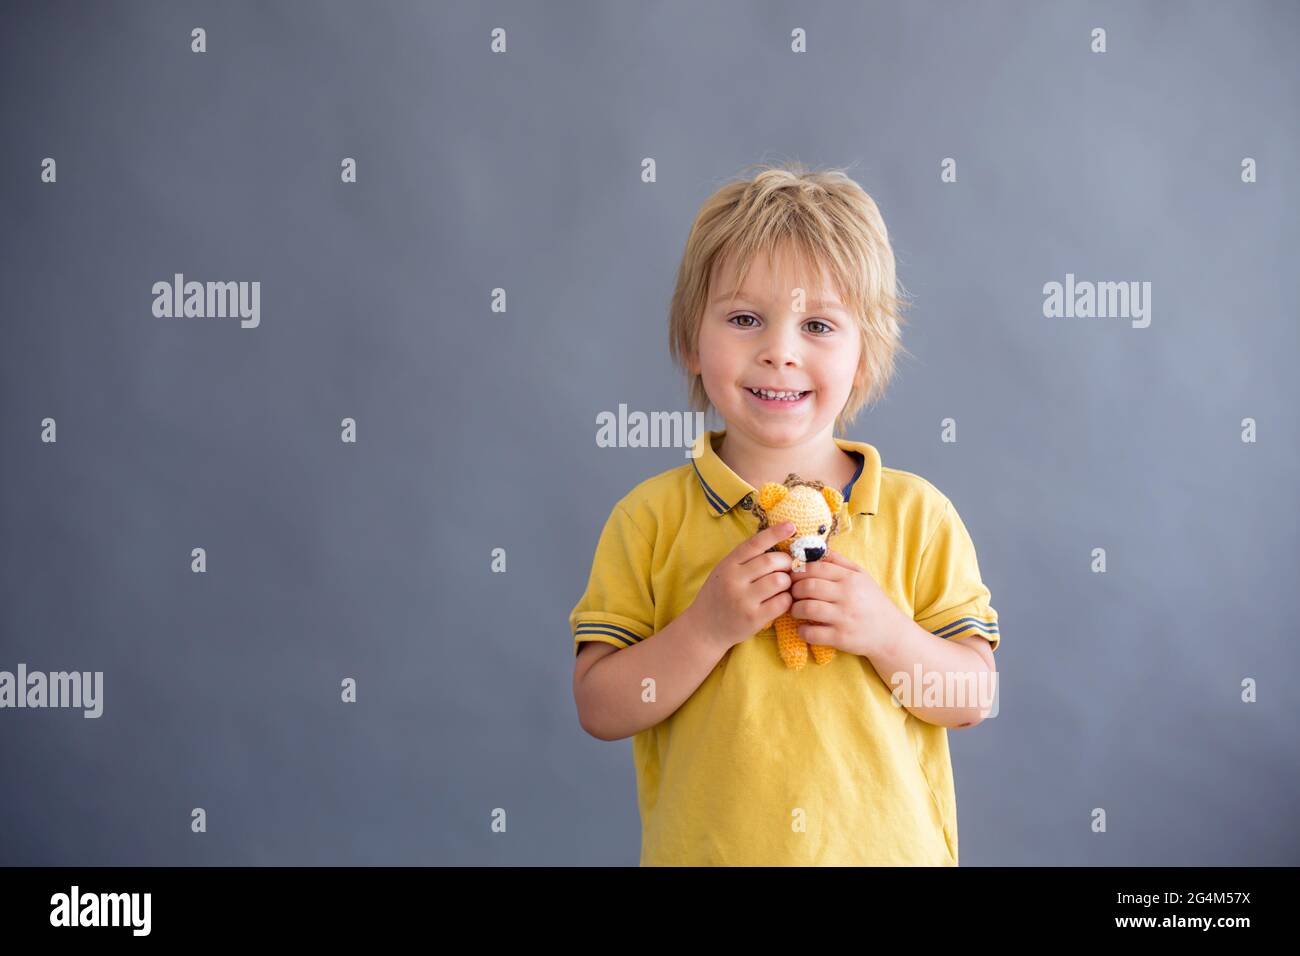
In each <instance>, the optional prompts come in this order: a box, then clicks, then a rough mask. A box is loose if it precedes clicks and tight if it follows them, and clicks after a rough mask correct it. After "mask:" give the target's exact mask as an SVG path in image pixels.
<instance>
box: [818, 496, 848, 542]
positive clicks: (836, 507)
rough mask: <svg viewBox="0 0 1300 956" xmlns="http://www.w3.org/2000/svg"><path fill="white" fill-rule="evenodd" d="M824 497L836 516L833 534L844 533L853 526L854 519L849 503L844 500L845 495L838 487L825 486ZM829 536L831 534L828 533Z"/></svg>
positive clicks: (832, 529)
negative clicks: (850, 513)
mask: <svg viewBox="0 0 1300 956" xmlns="http://www.w3.org/2000/svg"><path fill="white" fill-rule="evenodd" d="M822 497H823V498H825V499H826V504H827V505H829V506H830V509H831V514H833V515H834V516H835V526H834V527H833V528H831V534H843V533H844V532H846V531H848V530H849V528H851V527H853V519H852V518H850V517H849V508H848V505H847V504H846V503H845V501H844V496H843V495H842V494H840V493H839V491H838V490H837V489H835V488H830V487H826V488H823V489H822ZM827 537H828V538H829V537H830V535H827Z"/></svg>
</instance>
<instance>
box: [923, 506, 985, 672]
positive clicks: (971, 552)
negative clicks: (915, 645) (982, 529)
mask: <svg viewBox="0 0 1300 956" xmlns="http://www.w3.org/2000/svg"><path fill="white" fill-rule="evenodd" d="M989 601H990V594H989V589H988V588H987V587H985V586H984V582H983V581H982V580H980V569H979V562H978V560H977V559H976V557H975V544H974V542H972V541H971V537H970V533H969V532H968V531H967V530H966V525H965V524H964V523H963V522H962V520H961V516H960V515H959V514H957V509H956V508H954V507H953V506H952V502H950V501H949V502H946V504H945V506H944V510H943V517H942V518H941V519H940V521H939V524H938V526H937V527H936V528H935V529H934V532H933V533H932V534H931V536H930V541H929V543H928V544H927V545H926V547H925V551H924V552H923V553H922V554H921V564H920V568H919V570H918V571H917V577H916V588H915V594H914V601H913V605H914V607H915V609H916V613H915V615H914V620H915V621H916V623H917V624H919V625H920V626H921V627H923V628H925V629H926V630H927V631H929V632H930V633H931V634H935V635H937V636H939V637H942V638H945V639H948V640H952V639H953V638H963V637H970V636H971V635H973V634H978V635H980V636H981V637H985V638H988V641H989V644H990V645H991V646H992V648H993V649H994V650H996V649H997V646H998V640H999V637H998V612H997V611H995V610H994V609H993V606H992V605H991V604H990V603H989Z"/></svg>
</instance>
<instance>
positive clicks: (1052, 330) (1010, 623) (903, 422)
mask: <svg viewBox="0 0 1300 956" xmlns="http://www.w3.org/2000/svg"><path fill="white" fill-rule="evenodd" d="M3 17H4V23H3V28H2V29H0V70H2V72H3V76H2V79H3V82H0V97H2V98H3V122H4V131H5V136H4V143H5V148H4V150H3V151H2V152H0V190H2V193H0V210H3V216H4V220H3V221H4V233H3V234H4V291H5V298H4V347H3V349H2V350H0V368H2V369H3V415H0V448H2V449H3V472H2V474H3V486H2V487H3V495H2V500H0V521H2V522H3V523H2V524H0V545H2V550H0V555H2V556H3V562H4V565H3V576H2V578H0V625H2V632H0V637H2V640H0V669H3V670H9V671H14V670H15V668H16V666H17V664H18V663H19V662H23V663H25V664H26V665H27V667H28V668H29V669H31V670H43V671H53V670H71V669H75V670H81V671H96V670H99V671H103V673H104V701H103V706H104V713H103V716H102V717H100V718H99V719H97V720H91V719H84V718H83V717H82V716H81V714H80V712H78V711H72V710H54V709H46V710H28V709H24V710H2V711H0V762H2V765H3V770H2V771H0V819H2V820H3V822H4V825H3V827H0V861H2V862H4V863H38V864H146V863H157V864H178V863H179V864H202V863H215V864H291V863H292V864H322V863H359V864H381V863H394V864H416V863H432V864H444V863H455V864H471V865H480V864H481V865H496V864H578V863H605V864H635V863H636V862H637V858H638V849H639V841H640V831H639V822H638V816H637V806H636V794H635V785H634V771H633V767H632V762H631V742H630V741H629V740H624V741H619V742H615V743H609V742H601V741H598V740H595V739H593V738H591V737H588V736H586V735H585V734H584V733H583V731H582V730H581V729H580V728H579V726H578V721H577V716H576V711H575V707H574V702H573V698H572V688H571V681H572V668H573V654H572V637H571V635H570V633H569V630H568V623H567V615H568V613H569V611H570V609H571V608H572V606H573V604H574V603H575V601H576V600H577V598H578V596H579V594H580V593H581V591H582V588H583V586H584V585H585V583H586V577H587V573H588V570H589V567H590V561H591V555H592V549H593V548H594V546H595V542H596V536H597V533H598V532H599V529H600V526H601V524H602V522H603V521H604V519H605V517H606V516H607V515H608V513H609V509H610V507H611V505H612V504H613V502H614V501H615V500H617V498H618V497H620V496H621V495H622V494H624V493H625V492H626V491H627V490H628V489H630V488H631V487H632V486H633V485H634V484H635V483H637V482H638V481H640V480H641V479H642V478H645V477H648V476H649V475H651V474H654V473H656V472H659V471H662V470H664V469H667V468H672V467H675V466H677V465H679V464H681V463H682V462H683V461H684V458H683V456H682V452H681V451H680V450H677V449H608V448H599V447H597V444H596V440H595V435H596V421H595V419H596V415H597V414H598V413H600V412H601V411H616V410H617V409H618V405H619V403H620V402H622V403H626V404H627V405H628V407H629V408H630V409H636V410H645V411H650V410H685V409H686V392H685V388H684V385H683V383H682V380H681V379H680V378H679V376H678V375H677V373H676V372H675V371H674V370H673V368H672V366H671V365H670V361H669V358H668V354H667V323H666V310H667V302H668V297H669V294H670V293H671V290H672V282H673V277H674V272H675V269H676V267H677V263H678V261H679V258H680V256H681V252H682V247H683V243H684V241H685V238H686V233H687V230H688V228H689V226H690V223H691V221H692V219H693V217H694V214H695V212H696V210H697V208H698V206H699V204H700V203H701V202H702V201H703V199H704V198H705V197H706V196H707V195H708V194H709V193H710V192H711V191H712V190H713V189H715V188H716V187H717V186H718V185H721V183H723V182H725V181H726V180H727V179H728V178H730V177H731V176H733V175H734V174H735V173H737V172H739V171H740V169H741V168H742V167H743V166H744V165H745V164H747V163H751V162H755V161H759V160H782V159H800V160H802V161H803V162H805V163H806V164H809V165H815V166H824V165H839V166H847V167H849V172H850V174H851V175H852V176H854V178H855V179H857V180H858V181H859V182H861V183H862V184H863V186H864V187H865V188H866V189H867V190H868V191H869V192H870V193H871V194H872V195H873V196H874V197H875V198H876V200H877V201H878V202H879V204H880V206H881V208H882V211H883V213H884V215H885V218H886V222H887V223H888V226H889V228H890V231H891V236H892V239H893V241H894V244H895V249H896V252H897V255H898V258H899V268H900V275H901V277H902V279H903V282H904V284H905V285H906V287H907V289H908V290H909V291H910V292H911V293H912V295H913V296H914V299H915V306H914V308H913V309H912V311H911V312H910V313H909V318H910V324H909V326H908V328H907V332H906V338H905V342H906V344H907V346H908V347H909V348H910V349H911V350H912V352H913V353H914V354H915V356H916V358H915V359H914V360H906V361H905V362H904V364H903V366H902V367H901V370H900V373H899V376H898V378H897V380H896V382H895V384H894V385H893V387H892V389H891V390H890V392H889V394H888V397H887V399H886V400H885V401H884V402H883V403H882V404H880V405H878V406H877V407H876V408H874V409H873V410H871V411H870V412H868V413H865V414H864V415H863V416H862V417H861V418H859V420H858V423H857V425H856V426H855V428H854V429H853V430H852V432H851V434H850V436H849V437H851V438H854V439H858V440H864V441H869V442H872V443H873V444H875V445H876V446H877V447H878V448H879V449H880V450H881V453H882V455H883V457H884V463H885V464H886V465H888V466H892V467H895V468H901V469H905V470H908V471H914V472H917V473H919V474H921V475H924V476H925V477H926V478H928V479H930V480H931V481H932V482H934V484H935V485H936V486H937V487H938V488H939V489H940V490H942V491H944V492H945V493H946V494H947V495H949V496H950V497H951V498H952V500H953V502H954V504H955V505H956V506H957V508H958V509H959V511H960V512H961V514H962V516H963V518H964V520H965V522H966V523H967V526H968V527H969V529H970V531H971V534H972V536H973V538H974V540H975V543H976V546H977V548H978V553H979V558H980V566H981V570H982V571H983V574H984V577H985V580H986V582H987V583H988V585H989V587H990V589H991V591H992V594H993V603H994V606H995V607H996V608H997V609H998V611H999V613H1000V616H1001V627H1002V631H1003V634H1004V642H1003V644H1002V646H1001V648H1000V649H999V650H998V656H997V661H998V665H999V671H1000V673H1001V677H1002V687H1001V712H1000V714H999V715H998V716H997V717H996V718H995V719H992V720H987V721H985V722H984V724H983V725H981V726H979V727H978V728H975V729H973V730H969V731H954V732H952V733H951V734H950V740H951V743H952V748H953V756H954V766H955V773H956V779H957V794H958V805H959V808H960V844H961V861H962V863H963V865H973V864H1034V863H1047V864H1102V863H1118V864H1282V863H1291V864H1293V863H1297V862H1300V853H1298V852H1297V849H1298V844H1300V839H1298V834H1300V826H1298V825H1297V823H1296V820H1295V816H1294V808H1295V804H1296V799H1297V795H1298V791H1300V786H1298V783H1300V771H1298V770H1297V767H1300V759H1298V758H1300V746H1298V745H1297V743H1296V737H1295V733H1296V727H1297V717H1298V715H1297V703H1296V695H1295V692H1294V687H1293V682H1294V680H1295V677H1296V662H1297V656H1298V655H1297V649H1296V648H1297V643H1296V642H1297V625H1296V621H1297V616H1296V610H1295V607H1294V595H1295V592H1296V581H1297V560H1296V554H1297V546H1298V545H1300V540H1298V538H1300V535H1298V534H1297V522H1296V507H1295V497H1294V496H1295V492H1296V489H1297V487H1300V481H1298V479H1300V462H1298V460H1297V451H1296V448H1297V437H1298V436H1297V429H1296V422H1295V409H1296V407H1297V388H1296V384H1295V379H1294V366H1295V361H1296V357H1297V353H1298V352H1300V350H1298V349H1297V345H1298V344H1300V343H1298V341H1297V339H1298V337H1300V336H1298V333H1297V316H1296V307H1295V303H1296V299H1297V292H1298V291H1300V290H1298V289H1297V268H1296V265H1297V263H1296V251H1297V248H1300V247H1298V245H1297V242H1298V239H1300V236H1298V235H1297V232H1298V230H1297V226H1296V222H1297V187H1296V173H1295V158H1296V155H1297V153H1298V152H1300V141H1298V137H1297V127H1296V123H1295V116H1296V105H1297V85H1298V80H1297V71H1296V67H1295V63H1294V57H1293V47H1294V43H1295V39H1296V32H1297V26H1300V7H1298V6H1297V4H1295V3H1289V2H1277V3H1265V2H1260V3H1243V4H1232V5H1227V4H1217V3H1108V4H1090V5H1087V6H1083V5H1069V6H1066V5H1055V4H1054V5H1044V6H1042V7H1040V6H1038V5H1035V4H1024V3H975V4H955V3H943V4H939V3H935V4H925V3H908V4H906V5H903V4H901V3H878V4H861V3H848V2H844V3H821V4H815V5H806V6H804V5H801V6H800V7H799V8H797V9H790V8H787V5H783V4H775V3H764V4H758V3H735V2H733V3H722V2H710V3H706V4H689V3H671V4H669V3H660V4H645V3H632V2H625V3H610V4H597V3H583V4H576V3H568V4H548V5H542V4H533V3H522V2H521V3H494V4H485V5H482V6H479V5H476V4H436V5H435V4H414V3H378V4H362V3H350V4H343V3H328V4H326V3H314V2H313V3H276V4H270V3H265V4H252V3H222V4H219V5H218V4H212V5H206V4H183V3H163V2H158V3H119V4H94V5H91V4H63V3H57V4H55V3H43V4H7V5H6V6H5V9H4V14H3ZM195 26H202V27H204V28H205V29H206V31H207V44H208V46H207V52H206V53H203V54H196V53H193V52H191V50H190V43H191V38H190V30H191V29H192V28H193V27H195ZM1098 26H1100V27H1104V28H1105V29H1106V30H1107V48H1108V49H1107V52H1106V53H1104V54H1098V53H1093V52H1091V51H1090V44H1091V36H1090V34H1091V30H1092V28H1094V27H1098ZM495 27H502V28H504V29H505V30H506V31H507V42H508V47H507V50H508V52H507V53H505V54H493V53H491V52H490V49H489V43H490V39H491V31H492V29H493V28H495ZM796 27H801V28H803V29H805V30H806V31H807V35H808V52H807V53H805V54H794V53H792V52H791V51H790V32H791V30H792V29H794V28H796ZM45 157H52V158H54V159H55V160H56V161H57V173H58V178H57V182H56V183H53V184H50V183H43V182H42V181H41V178H40V176H41V162H42V160H43V159H44V158H45ZM343 157H354V158H356V160H357V162H358V179H359V181H358V182H357V183H355V184H344V183H342V182H341V181H340V162H341V160H342V158H343ZM644 157H653V158H654V159H655V160H656V163H657V174H658V178H657V182H654V183H652V184H649V183H643V182H642V181H641V178H640V171H641V166H640V163H641V160H642V159H643V158H644ZM945 157H953V158H955V159H956V160H957V163H958V181H957V182H956V183H951V184H945V183H942V182H941V181H940V176H939V173H940V162H941V160H942V159H943V158H945ZM1243 157H1252V158H1254V159H1255V160H1256V162H1257V163H1258V181H1257V182H1255V183H1253V184H1247V183H1243V182H1242V180H1241V161H1242V159H1243ZM176 272H181V273H184V274H185V275H186V277H187V279H196V280H199V281H253V280H256V281H259V282H260V283H261V322H260V325H259V326H258V327H257V328H255V329H245V328H241V327H240V325H239V323H238V320H235V319H220V320H218V319H163V318H155V317H154V316H153V315H152V311H151V306H152V301H153V295H152V293H151V291H150V290H151V287H152V284H153V283H154V282H157V281H170V279H171V277H172V275H173V274H174V273H176ZM1066 273H1073V274H1074V275H1075V276H1076V277H1077V278H1078V279H1079V280H1092V281H1149V282H1151V283H1152V302H1151V305H1152V312H1151V318H1152V321H1151V324H1150V326H1149V327H1148V328H1145V329H1135V328H1132V327H1131V326H1130V323H1129V322H1128V321H1127V320H1123V319H1100V318H1093V319H1063V318H1046V317H1044V315H1043V285H1044V283H1047V282H1051V281H1058V282H1061V281H1064V279H1065V275H1066ZM498 287H500V288H504V289H506V290H507V295H508V300H507V303H508V311H507V312H506V313H504V314H500V313H494V312H492V311H491V309H490V302H491V294H492V290H493V289H495V288H498ZM47 417H49V418H53V419H55V420H56V422H57V439H58V440H57V442H56V443H53V444H51V443H45V442H42V441H41V422H42V420H43V419H45V418H47ZM345 417H351V418H354V419H355V420H356V421H357V428H358V441H357V443H356V444H344V443H343V442H341V441H340V422H341V420H342V419H343V418H345ZM946 417H954V418H956V419H957V421H958V441H957V442H956V443H955V444H945V443H942V442H941V441H940V422H941V421H942V420H943V419H944V418H946ZM1247 417H1249V418H1253V419H1255V420H1256V422H1257V427H1258V440H1257V441H1256V442H1254V443H1243V441H1242V439H1241V433H1242V425H1241V422H1242V419H1243V418H1247ZM708 424H709V427H720V425H721V423H720V422H718V421H717V420H716V419H714V418H710V420H709V422H708ZM195 547H203V548H205V549H206V551H207V555H208V568H207V572H206V573H204V574H195V573H192V572H191V570H190V560H191V558H190V553H191V549H192V548H195ZM1098 547H1103V548H1105V549H1106V553H1107V572H1106V573H1105V574H1096V573H1093V572H1092V570H1091V561H1092V550H1093V549H1094V548H1098ZM494 548H504V549H506V552H507V555H508V565H507V568H508V570H507V572H506V573H504V574H500V573H497V574H494V573H491V571H490V566H489V561H490V554H491V551H492V549H494ZM344 677H354V678H356V680H357V682H358V700H357V702H356V703H355V704H345V703H343V702H341V700H340V681H341V680H342V679H343V678H344ZM1246 678H1254V679H1256V680H1257V681H1258V695H1259V696H1258V701H1257V702H1256V703H1253V704H1247V703H1243V702H1242V701H1241V692H1242V691H1241V684H1242V681H1243V680H1244V679H1246ZM194 807H202V808H204V809H205V810H206V812H207V815H208V829H207V832H206V833H202V834H196V833H193V832H191V828H190V812H191V810H192V809H193V808H194ZM498 807H499V808H503V809H504V810H505V811H506V813H507V821H508V826H507V830H506V832H505V833H493V832H492V831H491V826H490V825H491V816H492V812H493V810H494V808H498ZM1096 807H1102V808H1105V810H1106V812H1107V815H1108V821H1107V824H1108V827H1107V832H1106V833H1104V834H1099V833H1094V832H1092V830H1091V828H1090V823H1091V816H1090V814H1091V812H1092V810H1093V808H1096Z"/></svg>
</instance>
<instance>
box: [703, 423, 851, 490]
mask: <svg viewBox="0 0 1300 956" xmlns="http://www.w3.org/2000/svg"><path fill="white" fill-rule="evenodd" d="M717 453H718V457H719V458H721V459H722V461H723V463H724V464H726V466H727V467H728V468H730V469H731V470H732V471H734V472H735V473H736V474H737V475H739V476H740V477H741V478H743V479H744V480H745V481H747V482H748V483H749V484H750V485H752V486H753V487H755V488H761V487H763V483H764V482H767V481H774V482H776V483H778V484H780V483H781V482H783V481H785V479H786V476H787V475H789V474H790V472H792V471H793V472H795V473H797V474H798V475H799V477H800V478H803V479H804V480H806V481H812V480H817V481H821V482H823V483H825V484H826V485H828V486H829V487H831V488H834V489H836V490H837V491H840V490H843V488H844V486H845V485H847V484H848V483H849V482H850V481H852V480H853V476H854V474H856V472H857V468H858V462H857V459H856V458H854V457H853V456H852V455H850V454H849V453H848V452H846V451H845V450H844V449H842V448H841V447H840V446H839V445H838V444H836V443H835V439H834V438H833V437H832V435H831V433H830V432H823V433H822V434H820V435H817V436H816V437H814V438H811V439H809V440H808V441H806V442H802V443H800V444H798V445H785V446H782V447H779V448H774V447H771V446H768V445H761V444H759V443H757V442H755V441H752V440H751V439H750V438H749V437H748V436H745V435H742V434H740V433H738V432H736V431H733V430H732V429H730V428H728V429H726V430H725V434H724V435H723V436H722V441H721V442H719V443H718V448H717Z"/></svg>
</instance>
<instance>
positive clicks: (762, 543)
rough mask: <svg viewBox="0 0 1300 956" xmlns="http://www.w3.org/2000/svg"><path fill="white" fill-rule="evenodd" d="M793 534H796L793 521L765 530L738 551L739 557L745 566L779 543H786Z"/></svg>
mask: <svg viewBox="0 0 1300 956" xmlns="http://www.w3.org/2000/svg"><path fill="white" fill-rule="evenodd" d="M792 534H794V522H792V521H786V522H782V523H781V524H774V525H772V527H770V528H764V529H763V530H762V531H760V532H759V533H758V534H756V535H754V536H753V537H752V538H750V539H749V540H748V541H746V542H744V543H743V544H742V545H741V546H740V547H739V548H737V549H736V550H737V557H738V558H739V559H740V562H741V563H742V564H743V563H744V562H746V561H750V560H752V559H754V558H756V557H758V556H759V555H760V554H762V553H763V552H765V551H767V550H769V549H770V548H771V547H772V545H774V544H776V543H777V542H779V541H784V540H785V539H786V538H788V537H790V535H792Z"/></svg>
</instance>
